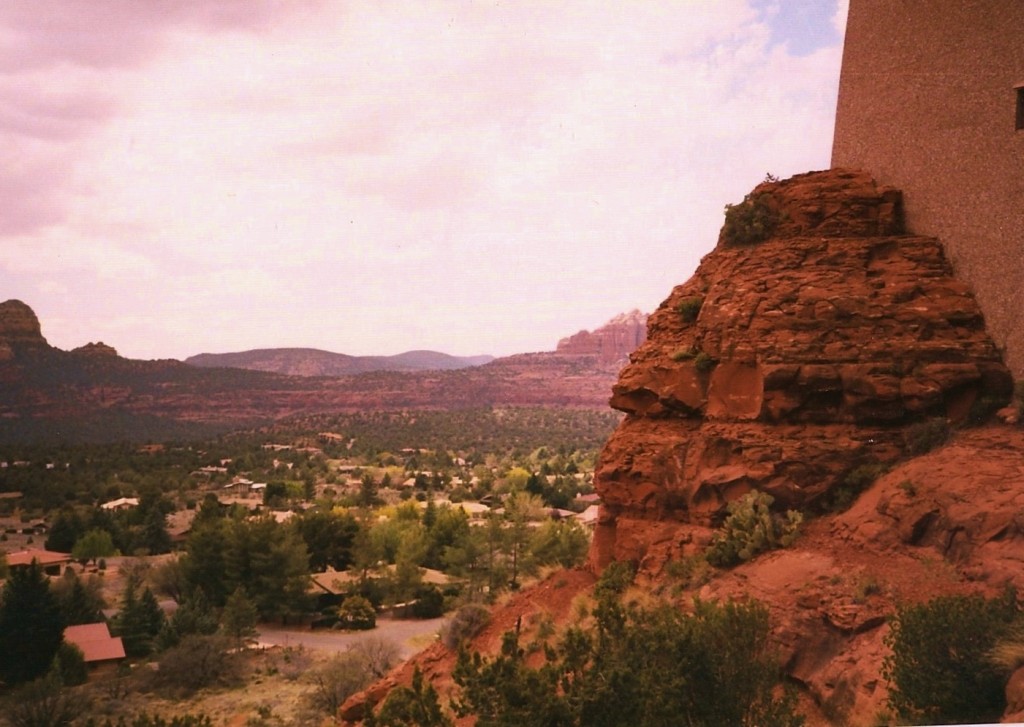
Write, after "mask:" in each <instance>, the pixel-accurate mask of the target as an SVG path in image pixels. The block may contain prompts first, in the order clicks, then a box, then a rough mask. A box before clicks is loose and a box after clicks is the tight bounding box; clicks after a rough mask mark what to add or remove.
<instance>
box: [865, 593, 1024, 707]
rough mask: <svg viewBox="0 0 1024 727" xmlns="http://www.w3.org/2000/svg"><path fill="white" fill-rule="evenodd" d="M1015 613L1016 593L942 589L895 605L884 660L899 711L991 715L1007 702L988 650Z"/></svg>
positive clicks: (892, 702) (893, 701) (891, 700)
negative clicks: (946, 592)
mask: <svg viewBox="0 0 1024 727" xmlns="http://www.w3.org/2000/svg"><path fill="white" fill-rule="evenodd" d="M1016 614H1017V607H1016V595H1015V594H1014V593H1012V592H1011V593H1008V594H1007V595H1006V596H1005V597H1003V598H1000V599H993V600H986V599H984V598H982V597H981V596H976V595H975V596H940V597H938V598H935V599H933V600H931V601H929V602H927V603H923V604H917V605H912V606H902V607H899V608H897V610H896V615H895V616H894V617H893V619H892V621H891V622H890V631H889V634H888V635H887V636H886V639H885V643H886V645H887V646H889V648H890V649H892V653H891V654H890V655H889V656H887V657H886V659H885V661H884V662H883V665H882V674H883V676H884V677H885V678H886V679H887V680H888V681H889V684H890V686H889V706H890V708H891V709H892V710H893V711H894V712H895V713H896V715H897V716H898V717H899V718H900V719H904V720H908V721H915V722H916V721H922V722H930V723H932V724H954V723H958V722H992V721H996V720H998V719H999V716H1000V715H1001V714H1002V713H1003V710H1004V708H1005V706H1006V695H1005V692H1004V691H1003V688H1004V685H1005V674H1004V673H1003V672H1002V671H1001V670H1000V669H999V668H998V667H997V666H996V665H995V664H994V663H993V662H992V660H991V659H989V658H988V656H989V652H990V651H991V650H992V648H993V646H994V645H995V644H996V642H997V641H998V640H999V638H1000V637H1001V636H1002V635H1003V634H1005V633H1006V631H1007V629H1008V627H1009V624H1010V622H1011V621H1012V620H1013V618H1014V616H1015V615H1016Z"/></svg>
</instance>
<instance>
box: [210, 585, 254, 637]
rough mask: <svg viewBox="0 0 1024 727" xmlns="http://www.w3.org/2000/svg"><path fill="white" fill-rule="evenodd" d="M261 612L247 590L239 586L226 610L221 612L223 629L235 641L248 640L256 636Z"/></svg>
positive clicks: (226, 605)
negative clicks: (250, 598) (247, 593)
mask: <svg viewBox="0 0 1024 727" xmlns="http://www.w3.org/2000/svg"><path fill="white" fill-rule="evenodd" d="M258 619H259V612H258V611H257V610H256V606H255V605H254V604H253V602H252V601H251V600H249V596H248V595H246V593H245V589H244V588H242V587H241V586H239V587H238V588H236V589H235V590H234V592H233V593H232V594H231V595H230V596H228V601H227V603H225V604H224V610H223V611H222V612H221V615H220V621H221V629H222V630H223V631H224V634H225V635H226V636H230V637H231V638H233V639H248V638H250V637H253V636H255V635H256V623H257V621H258Z"/></svg>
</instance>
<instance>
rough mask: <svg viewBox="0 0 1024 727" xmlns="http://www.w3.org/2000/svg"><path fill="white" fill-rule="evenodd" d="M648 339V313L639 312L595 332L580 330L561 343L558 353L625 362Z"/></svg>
mask: <svg viewBox="0 0 1024 727" xmlns="http://www.w3.org/2000/svg"><path fill="white" fill-rule="evenodd" d="M646 340H647V314H646V313H642V312H641V311H638V310H633V311H630V312H629V313H623V314H621V315H618V316H615V317H614V318H612V319H611V320H610V321H608V322H607V323H605V324H604V325H603V326H601V327H600V328H595V329H594V330H593V331H580V332H579V333H576V334H574V335H572V336H569V337H568V338H563V339H562V340H561V341H559V342H558V348H557V349H556V352H557V353H561V354H570V355H581V354H593V355H596V356H598V357H599V358H600V360H601V361H602V362H605V363H616V362H621V363H625V362H626V359H628V358H629V354H631V353H633V351H635V350H636V349H637V348H639V346H640V344H641V343H643V342H644V341H646Z"/></svg>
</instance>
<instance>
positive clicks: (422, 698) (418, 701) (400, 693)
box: [364, 666, 455, 727]
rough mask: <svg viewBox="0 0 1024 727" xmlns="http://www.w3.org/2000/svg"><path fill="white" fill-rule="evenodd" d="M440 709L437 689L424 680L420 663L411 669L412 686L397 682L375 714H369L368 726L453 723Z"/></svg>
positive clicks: (439, 726) (435, 726) (431, 726)
mask: <svg viewBox="0 0 1024 727" xmlns="http://www.w3.org/2000/svg"><path fill="white" fill-rule="evenodd" d="M454 724H455V723H454V722H453V721H452V720H451V718H450V717H448V715H446V714H445V713H444V711H443V710H442V709H441V703H440V702H439V701H438V698H437V690H435V689H434V686H433V685H432V684H431V683H430V682H425V681H424V679H423V673H422V672H420V668H419V666H417V667H416V668H415V670H414V671H413V673H412V685H411V686H408V687H406V686H398V687H395V688H394V689H392V690H391V691H390V692H388V696H387V699H385V700H384V704H382V705H381V708H380V710H379V711H378V712H377V714H376V715H374V714H372V713H371V714H370V715H369V716H368V717H367V719H366V720H365V721H364V725H365V727H454Z"/></svg>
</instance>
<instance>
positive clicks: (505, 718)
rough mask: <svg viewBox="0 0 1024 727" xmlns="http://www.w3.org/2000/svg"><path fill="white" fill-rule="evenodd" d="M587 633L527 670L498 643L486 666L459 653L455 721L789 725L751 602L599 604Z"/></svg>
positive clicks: (590, 726)
mask: <svg viewBox="0 0 1024 727" xmlns="http://www.w3.org/2000/svg"><path fill="white" fill-rule="evenodd" d="M595 617H596V622H595V625H594V627H593V628H592V629H584V628H582V627H579V626H577V627H574V628H572V629H570V630H569V631H568V632H567V633H566V635H565V637H564V638H563V639H562V641H561V643H560V644H559V646H558V647H557V649H556V648H552V647H545V649H544V654H545V661H544V663H543V664H541V665H540V666H537V667H532V666H528V665H527V663H526V650H525V649H523V648H522V647H520V645H519V643H518V637H517V635H516V634H515V633H513V632H509V633H507V634H506V635H505V638H504V641H503V644H502V649H501V653H500V654H499V655H498V656H497V657H495V658H493V659H485V658H483V657H481V656H480V655H479V654H473V655H470V654H469V653H468V652H466V651H462V652H461V653H460V655H459V660H458V663H457V665H456V668H455V671H454V679H455V682H456V684H457V685H459V687H460V688H461V692H460V696H459V698H458V700H457V701H456V711H457V712H458V714H459V715H460V716H470V715H472V716H474V717H476V718H477V722H476V724H477V725H479V726H480V727H512V726H513V725H526V724H530V725H534V724H537V725H540V724H544V725H571V726H574V727H575V726H579V727H584V726H585V727H619V726H620V725H623V724H630V725H636V726H637V727H671V726H674V725H688V726H692V727H697V726H699V725H707V726H709V727H710V726H715V725H741V726H742V725H746V726H748V727H754V726H755V725H758V726H763V725H769V726H776V725H777V726H781V727H794V726H795V725H799V724H802V719H801V718H800V717H799V716H798V715H797V714H796V713H795V711H794V706H795V694H793V693H791V692H786V693H785V695H784V696H780V695H779V694H778V693H779V692H780V691H781V690H780V687H781V672H780V670H779V668H778V665H777V663H776V661H775V657H774V654H773V652H772V650H771V648H770V647H769V643H768V633H769V629H768V611H767V609H766V608H765V607H764V606H761V605H759V604H756V603H743V604H735V603H729V604H725V605H717V604H711V603H700V602H698V603H696V604H695V608H694V612H693V613H692V614H687V613H683V612H681V611H679V610H678V609H676V608H674V607H671V606H668V605H666V606H662V607H657V608H652V609H640V608H637V607H623V606H622V605H621V604H620V603H619V602H618V601H617V600H616V599H615V598H614V596H613V595H607V596H605V597H602V598H600V599H599V601H598V605H597V608H596V609H595Z"/></svg>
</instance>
